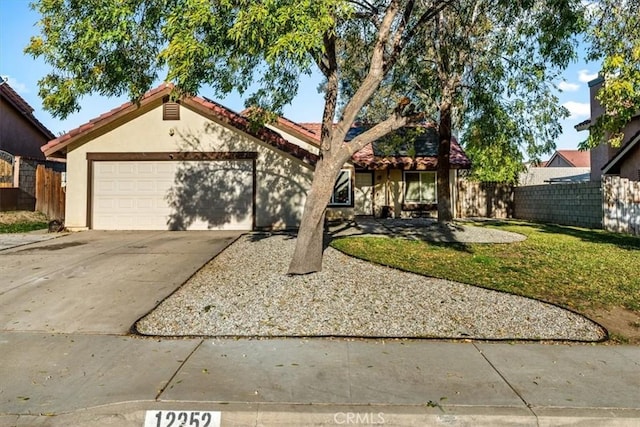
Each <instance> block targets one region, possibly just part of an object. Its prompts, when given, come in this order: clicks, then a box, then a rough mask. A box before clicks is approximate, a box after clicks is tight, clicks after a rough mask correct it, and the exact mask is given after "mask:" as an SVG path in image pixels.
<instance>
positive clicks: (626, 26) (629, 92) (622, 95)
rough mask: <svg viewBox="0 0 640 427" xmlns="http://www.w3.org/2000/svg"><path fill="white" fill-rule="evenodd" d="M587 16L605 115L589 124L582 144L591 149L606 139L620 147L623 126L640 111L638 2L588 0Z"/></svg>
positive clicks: (639, 20)
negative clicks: (603, 79) (598, 66)
mask: <svg viewBox="0 0 640 427" xmlns="http://www.w3.org/2000/svg"><path fill="white" fill-rule="evenodd" d="M588 17H589V22H590V26H589V29H588V31H587V40H588V41H589V42H590V43H591V45H590V47H589V52H588V53H589V55H588V56H589V59H591V60H599V61H602V70H601V74H602V76H604V78H605V83H604V86H603V88H602V89H601V90H600V91H599V93H598V95H597V97H598V100H599V101H600V103H601V105H602V106H603V107H604V109H605V114H604V115H602V116H600V117H599V118H598V119H597V120H596V122H595V123H592V126H591V128H590V129H589V138H588V139H587V140H586V141H584V142H583V144H582V146H583V148H592V147H595V146H597V145H598V144H600V143H601V142H602V141H604V140H605V139H606V140H607V141H608V142H609V143H610V144H611V145H613V146H619V145H620V143H621V142H622V141H623V140H624V138H625V135H624V133H623V131H624V127H625V125H626V124H627V123H629V121H630V120H631V118H632V117H633V116H635V115H637V114H638V112H639V111H640V1H639V0H599V1H594V2H589V3H588ZM627 136H628V135H627Z"/></svg>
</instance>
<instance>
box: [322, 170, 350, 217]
mask: <svg viewBox="0 0 640 427" xmlns="http://www.w3.org/2000/svg"><path fill="white" fill-rule="evenodd" d="M345 172H346V173H347V174H348V178H347V185H348V200H347V202H345V203H341V202H336V201H335V200H336V190H337V185H338V183H339V182H340V177H341V176H342V174H343V173H345ZM353 175H354V174H353V170H351V169H349V168H345V169H340V173H339V174H338V177H337V178H336V182H335V183H334V184H333V190H332V191H331V199H329V204H328V207H332V208H349V207H353V185H354V182H353V178H354V176H353Z"/></svg>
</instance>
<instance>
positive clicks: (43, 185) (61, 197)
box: [36, 165, 65, 220]
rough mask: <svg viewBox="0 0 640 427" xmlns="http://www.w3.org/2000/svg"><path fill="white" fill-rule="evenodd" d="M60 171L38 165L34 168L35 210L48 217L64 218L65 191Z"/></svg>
mask: <svg viewBox="0 0 640 427" xmlns="http://www.w3.org/2000/svg"><path fill="white" fill-rule="evenodd" d="M64 190H65V189H64V188H63V187H62V172H58V171H55V170H54V169H51V168H47V167H46V166H45V165H38V167H37V169H36V211H39V212H42V213H44V214H45V215H46V216H47V218H49V219H60V220H63V219H64V204H65V192H64Z"/></svg>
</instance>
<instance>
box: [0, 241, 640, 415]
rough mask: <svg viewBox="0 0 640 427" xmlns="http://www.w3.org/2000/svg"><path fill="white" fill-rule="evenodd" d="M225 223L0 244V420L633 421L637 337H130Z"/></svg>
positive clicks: (639, 378)
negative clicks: (557, 340)
mask: <svg viewBox="0 0 640 427" xmlns="http://www.w3.org/2000/svg"><path fill="white" fill-rule="evenodd" d="M234 236H235V237H237V233H236V234H233V233H231V234H228V235H226V234H223V233H222V234H221V233H215V232H212V233H207V232H198V233H194V234H190V233H189V232H116V233H108V232H86V233H76V234H71V235H68V236H63V237H60V238H58V239H55V240H52V241H48V242H40V243H35V244H30V245H26V246H20V247H16V248H14V249H8V250H5V251H2V252H0V426H3V427H4V426H65V427H67V426H103V425H104V426H137V427H142V426H143V425H144V420H145V414H146V411H149V410H157V409H162V410H181V411H186V410H190V411H221V412H222V424H221V425H222V426H225V427H227V426H254V427H255V426H321V425H322V426H331V425H385V426H424V425H454V426H455V425H473V426H476V425H487V426H489V425H491V426H493V425H532V426H533V425H549V426H551V425H553V426H556V425H577V424H579V425H592V426H600V425H612V426H627V425H628V426H638V425H640V347H632V346H606V345H578V344H575V345H570V344H533V343H531V344H522V343H521V344H517V343H516V344H511V343H480V342H476V343H472V342H445V341H420V340H416V341H397V340H391V341H380V340H350V339H273V340H232V339H227V340H218V339H199V338H190V339H166V338H163V339H159V338H153V337H137V336H131V335H129V334H128V330H129V327H130V326H131V325H132V324H133V322H135V320H137V318H138V317H139V316H141V315H142V314H144V313H146V312H147V311H148V310H150V309H152V308H153V307H155V305H156V304H157V303H158V301H160V300H161V299H162V298H164V297H165V296H166V295H168V294H170V293H171V292H173V291H174V290H175V289H176V288H178V287H179V286H180V285H181V284H182V283H184V281H185V280H187V278H188V277H190V276H191V275H192V274H193V273H194V272H195V271H197V270H198V269H199V268H200V267H201V266H202V265H204V263H206V262H207V261H208V260H209V259H211V258H212V257H213V256H215V254H216V253H218V252H219V251H220V250H222V249H223V248H224V247H226V245H228V244H229V243H230V242H232V241H233V239H234V238H235V237H234ZM154 425H155V424H154ZM174 426H175V424H174ZM192 426H194V427H195V424H192ZM198 427H204V426H203V425H200V426H198ZM209 427H213V425H211V426H209Z"/></svg>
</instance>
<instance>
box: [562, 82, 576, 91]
mask: <svg viewBox="0 0 640 427" xmlns="http://www.w3.org/2000/svg"><path fill="white" fill-rule="evenodd" d="M558 89H560V90H562V91H564V92H575V91H577V90H578V89H580V85H578V84H575V83H568V82H565V81H562V82H560V83H558Z"/></svg>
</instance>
